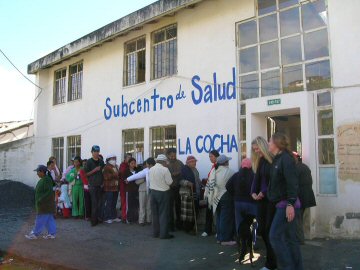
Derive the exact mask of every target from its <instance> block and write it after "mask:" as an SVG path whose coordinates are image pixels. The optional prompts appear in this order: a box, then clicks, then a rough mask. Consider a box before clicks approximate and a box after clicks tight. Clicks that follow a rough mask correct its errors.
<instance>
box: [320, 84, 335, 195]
mask: <svg viewBox="0 0 360 270" xmlns="http://www.w3.org/2000/svg"><path fill="white" fill-rule="evenodd" d="M316 96H317V98H316V102H317V127H318V130H317V138H318V140H317V141H318V165H319V193H320V194H327V195H328V194H330V195H335V194H336V193H337V176H336V166H335V149H334V148H335V147H334V121H333V119H334V116H333V108H332V104H333V103H332V94H331V92H329V91H326V92H319V93H317V95H316Z"/></svg>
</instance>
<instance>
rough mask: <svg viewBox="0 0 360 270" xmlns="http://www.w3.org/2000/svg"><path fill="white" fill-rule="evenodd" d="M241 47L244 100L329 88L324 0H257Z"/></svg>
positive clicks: (240, 34) (242, 26)
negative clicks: (254, 15)
mask: <svg viewBox="0 0 360 270" xmlns="http://www.w3.org/2000/svg"><path fill="white" fill-rule="evenodd" d="M237 47H238V67H239V68H238V70H239V83H240V85H239V88H240V99H241V100H246V99H250V98H257V97H259V96H270V95H277V94H283V93H292V92H297V91H304V90H308V91H311V90H318V89H324V88H330V87H331V70H330V57H329V41H328V29H327V10H326V4H325V0H317V1H311V2H301V3H300V2H299V0H258V1H257V15H256V17H255V18H253V19H250V20H247V21H244V22H240V23H239V24H237Z"/></svg>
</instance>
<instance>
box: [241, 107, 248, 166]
mask: <svg viewBox="0 0 360 270" xmlns="http://www.w3.org/2000/svg"><path fill="white" fill-rule="evenodd" d="M240 153H241V159H243V158H246V157H247V153H246V104H241V105H240Z"/></svg>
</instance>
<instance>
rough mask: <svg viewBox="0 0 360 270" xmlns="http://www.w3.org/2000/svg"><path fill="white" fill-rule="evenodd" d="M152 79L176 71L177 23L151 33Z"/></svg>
mask: <svg viewBox="0 0 360 270" xmlns="http://www.w3.org/2000/svg"><path fill="white" fill-rule="evenodd" d="M151 36H152V75H151V78H152V79H158V78H161V77H166V76H170V75H173V74H176V73H177V25H176V24H174V25H170V26H168V27H165V28H163V29H160V30H158V31H155V32H153V33H152V35H151Z"/></svg>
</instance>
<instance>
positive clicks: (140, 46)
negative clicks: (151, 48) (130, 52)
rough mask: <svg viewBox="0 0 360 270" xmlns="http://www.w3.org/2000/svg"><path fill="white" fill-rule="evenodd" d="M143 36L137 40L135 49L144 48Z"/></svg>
mask: <svg viewBox="0 0 360 270" xmlns="http://www.w3.org/2000/svg"><path fill="white" fill-rule="evenodd" d="M145 44H146V43H145V38H141V39H139V40H138V41H137V49H138V50H140V49H144V48H145Z"/></svg>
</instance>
